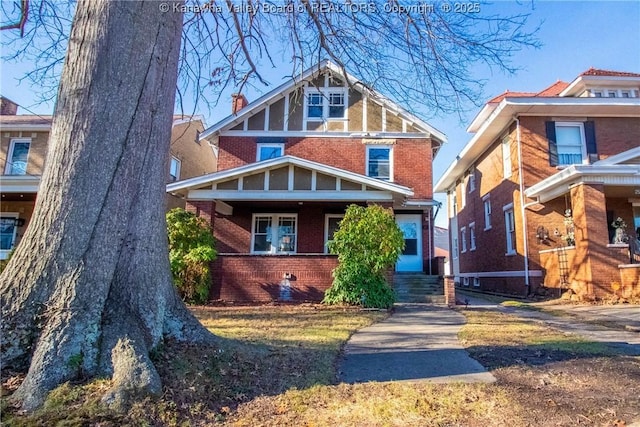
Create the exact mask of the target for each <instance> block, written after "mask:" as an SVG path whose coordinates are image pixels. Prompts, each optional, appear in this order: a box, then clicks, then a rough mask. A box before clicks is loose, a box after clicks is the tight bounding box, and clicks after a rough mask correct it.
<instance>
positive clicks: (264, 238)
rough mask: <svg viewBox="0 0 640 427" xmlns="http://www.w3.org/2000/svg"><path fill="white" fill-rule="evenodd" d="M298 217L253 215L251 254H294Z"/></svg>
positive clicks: (290, 215) (292, 215)
mask: <svg viewBox="0 0 640 427" xmlns="http://www.w3.org/2000/svg"><path fill="white" fill-rule="evenodd" d="M297 220H298V216H297V215H296V214H255V215H253V232H252V233H251V252H252V253H263V254H282V253H295V252H296V240H297V235H298V229H297Z"/></svg>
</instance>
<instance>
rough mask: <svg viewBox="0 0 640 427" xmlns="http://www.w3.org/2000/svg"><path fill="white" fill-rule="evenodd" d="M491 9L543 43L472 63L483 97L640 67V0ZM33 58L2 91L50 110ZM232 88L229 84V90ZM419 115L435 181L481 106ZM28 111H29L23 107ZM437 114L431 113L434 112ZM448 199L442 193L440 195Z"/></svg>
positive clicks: (217, 112)
mask: <svg viewBox="0 0 640 427" xmlns="http://www.w3.org/2000/svg"><path fill="white" fill-rule="evenodd" d="M483 7H485V6H483ZM488 7H489V8H490V10H491V11H495V12H502V13H513V12H523V11H527V12H529V13H531V17H530V21H529V23H530V25H531V27H534V26H535V25H537V24H539V23H541V28H540V31H539V33H538V35H537V36H538V38H539V40H540V41H541V42H542V47H541V48H540V49H529V50H524V51H521V52H517V53H516V54H515V55H514V57H513V59H512V63H513V64H514V65H516V66H517V67H519V68H520V70H519V71H518V72H517V73H516V74H515V75H504V74H502V73H499V72H497V73H492V72H491V71H490V70H489V69H483V68H481V67H475V68H473V72H474V73H475V75H476V76H477V77H478V78H479V79H482V80H486V85H485V87H484V93H485V99H483V100H480V101H481V102H483V101H484V100H486V99H489V98H491V97H493V96H495V95H497V94H499V93H502V92H503V91H504V90H506V89H509V90H512V91H532V92H533V91H539V90H542V89H543V88H545V87H547V86H549V85H550V84H552V83H554V82H555V81H557V80H564V81H571V80H573V79H574V78H575V77H576V76H577V75H578V74H580V73H582V72H583V71H585V70H587V69H588V68H590V67H595V68H603V69H609V70H617V71H630V72H640V2H639V1H623V2H618V1H535V2H531V1H525V0H522V1H520V2H517V3H516V2H506V1H499V2H495V3H494V4H493V5H491V6H488ZM29 66H30V64H28V63H22V64H5V63H3V64H2V68H1V71H2V76H1V80H0V93H2V95H4V96H6V97H8V98H10V99H12V100H14V101H16V102H17V103H18V104H20V105H21V106H25V107H28V108H29V110H30V111H31V112H34V113H38V114H51V112H52V110H53V106H52V105H51V104H41V105H35V100H36V96H35V95H34V93H33V92H35V91H37V90H38V88H37V87H32V86H30V85H29V84H28V83H27V82H25V83H22V84H21V85H18V83H17V80H16V79H17V78H18V77H20V76H21V75H22V73H24V72H25V71H26V70H28V69H29ZM277 72H278V70H274V71H273V75H269V74H267V77H268V78H269V80H270V82H271V83H272V85H271V87H269V88H266V89H264V91H263V92H267V91H269V90H271V88H273V87H275V86H277V85H278V84H280V83H281V81H280V80H279V78H278V77H277ZM229 93H231V90H230V91H229ZM259 95H261V93H260V92H259V91H257V90H250V91H248V92H247V97H248V98H249V100H252V99H255V98H257V97H258V96H259ZM225 99H228V97H223V98H222V101H221V104H220V105H219V106H218V107H216V108H215V109H213V110H212V111H206V110H200V111H197V113H199V114H202V115H203V116H204V117H205V119H206V122H207V124H208V125H212V124H214V123H215V122H216V121H218V120H220V119H221V118H223V117H225V116H226V115H227V114H228V113H229V111H230V105H229V103H227V102H225ZM412 108H413V109H415V110H416V111H417V112H418V114H419V115H422V116H423V117H425V118H427V120H428V121H429V122H430V123H431V124H432V125H433V126H435V127H436V128H438V129H440V130H441V131H443V132H444V133H446V134H447V136H448V138H449V142H448V144H447V145H446V146H445V147H443V148H442V149H441V150H440V153H439V154H438V156H437V158H436V160H435V163H434V172H433V173H434V182H435V181H437V180H438V178H440V176H441V175H442V173H443V172H444V171H445V169H446V168H447V167H448V165H449V164H450V162H451V161H452V160H453V159H454V158H455V156H456V155H457V154H458V153H459V151H460V150H461V149H462V148H463V147H464V145H465V144H466V142H467V141H468V140H469V139H470V137H471V135H469V134H467V133H466V130H465V129H466V125H467V124H468V123H469V122H470V120H471V119H472V118H473V116H474V115H475V114H476V113H477V111H478V108H476V107H473V106H472V105H469V112H467V113H463V114H462V116H463V120H462V123H461V121H460V117H459V116H458V115H449V116H442V115H441V116H437V115H436V116H433V113H432V112H427V111H422V112H421V111H420V106H412ZM21 113H23V114H26V113H27V111H25V110H24V109H22V110H21ZM432 116H433V117H432ZM437 198H438V199H439V200H440V201H444V197H443V195H439V196H437ZM437 224H438V225H441V226H446V214H445V213H444V210H443V211H441V212H440V214H439V215H438V219H437Z"/></svg>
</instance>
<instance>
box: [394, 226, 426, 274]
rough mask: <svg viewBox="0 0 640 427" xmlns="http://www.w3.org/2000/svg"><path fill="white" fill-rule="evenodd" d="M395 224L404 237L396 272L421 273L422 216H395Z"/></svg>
mask: <svg viewBox="0 0 640 427" xmlns="http://www.w3.org/2000/svg"><path fill="white" fill-rule="evenodd" d="M396 223H397V224H398V227H400V230H402V234H403V235H404V251H403V252H402V255H400V258H399V259H398V262H397V263H396V271H422V215H419V214H418V215H396Z"/></svg>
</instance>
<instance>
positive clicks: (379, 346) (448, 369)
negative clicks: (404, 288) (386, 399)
mask: <svg viewBox="0 0 640 427" xmlns="http://www.w3.org/2000/svg"><path fill="white" fill-rule="evenodd" d="M464 323H465V318H464V316H463V315H462V314H460V313H457V312H455V311H453V310H450V309H448V308H445V307H442V306H435V305H430V304H396V305H395V312H394V314H393V315H392V316H390V317H389V318H387V319H386V320H384V321H382V322H379V323H376V324H374V325H371V326H369V327H367V328H363V329H361V330H359V331H358V332H356V333H355V334H354V335H353V336H352V337H351V339H350V340H349V341H348V342H347V344H346V346H345V349H344V357H343V359H342V360H341V363H340V366H339V370H338V372H339V379H340V381H341V382H346V383H359V382H368V381H411V382H423V381H426V382H436V383H445V382H465V383H469V382H494V381H495V377H494V376H493V375H491V374H490V373H488V372H487V371H486V369H485V368H484V367H483V366H482V365H480V363H478V362H477V361H476V360H474V359H472V358H471V357H469V354H468V353H467V352H466V351H465V350H464V348H463V347H462V346H461V345H460V343H459V341H458V332H459V331H460V328H462V326H463V325H464Z"/></svg>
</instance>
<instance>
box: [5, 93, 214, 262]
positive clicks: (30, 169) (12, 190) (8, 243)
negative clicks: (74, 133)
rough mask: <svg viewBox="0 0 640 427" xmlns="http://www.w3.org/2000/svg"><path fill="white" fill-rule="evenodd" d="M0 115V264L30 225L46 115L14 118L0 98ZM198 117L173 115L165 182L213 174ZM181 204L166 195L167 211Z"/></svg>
mask: <svg viewBox="0 0 640 427" xmlns="http://www.w3.org/2000/svg"><path fill="white" fill-rule="evenodd" d="M1 102H2V104H1V107H2V108H1V112H2V114H1V115H0V166H1V167H2V170H1V171H0V199H1V201H0V211H1V217H0V218H1V219H0V221H1V222H0V260H1V259H6V257H7V255H8V254H9V252H10V251H11V250H12V249H13V248H14V247H15V246H16V245H17V244H18V242H19V241H20V238H21V237H22V236H23V235H24V232H25V230H26V227H27V225H28V224H29V221H30V220H31V215H32V214H33V208H34V206H35V200H36V196H37V193H38V187H39V185H40V176H41V175H42V171H43V169H44V164H45V160H46V157H47V148H48V142H49V131H50V130H51V116H38V115H31V114H30V115H22V114H20V115H19V114H17V112H18V105H17V104H15V103H14V102H12V101H10V100H8V99H6V98H4V97H2V98H1ZM203 130H204V125H203V122H202V119H201V118H199V117H193V118H186V117H185V118H183V117H182V116H175V117H174V123H173V130H172V134H171V135H172V139H171V157H170V159H168V162H169V164H168V165H167V182H173V181H176V180H179V179H184V178H189V177H192V176H198V175H202V174H203V173H208V172H211V171H215V169H216V156H215V152H214V149H213V148H214V147H211V146H209V145H208V144H207V143H206V142H204V143H203V142H202V141H200V139H199V138H198V137H199V135H200V133H201V132H202V131H203ZM184 205H185V202H184V200H181V199H179V198H176V197H173V196H170V195H167V209H169V208H172V207H177V206H181V207H184Z"/></svg>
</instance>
